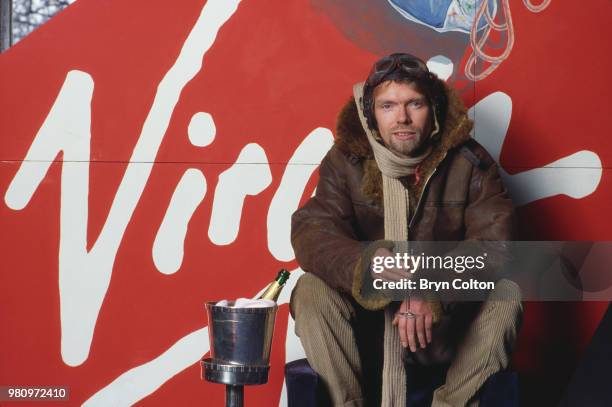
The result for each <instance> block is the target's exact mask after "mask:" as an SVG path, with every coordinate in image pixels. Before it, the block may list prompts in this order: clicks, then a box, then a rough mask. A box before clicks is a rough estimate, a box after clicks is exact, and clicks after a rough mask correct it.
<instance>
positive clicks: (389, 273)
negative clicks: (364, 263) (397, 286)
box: [370, 247, 412, 282]
mask: <svg viewBox="0 0 612 407" xmlns="http://www.w3.org/2000/svg"><path fill="white" fill-rule="evenodd" d="M394 256H395V255H394V254H393V253H391V251H389V249H385V248H384V247H381V248H379V249H377V250H376V251H375V252H374V257H394ZM370 275H371V276H372V278H373V279H377V278H380V279H381V280H383V281H389V282H390V281H401V280H402V279H403V278H406V279H410V278H411V277H412V274H410V273H409V272H407V271H406V270H403V269H399V268H396V267H392V268H385V269H384V270H383V271H382V272H380V273H376V272H375V271H374V268H373V267H372V266H370Z"/></svg>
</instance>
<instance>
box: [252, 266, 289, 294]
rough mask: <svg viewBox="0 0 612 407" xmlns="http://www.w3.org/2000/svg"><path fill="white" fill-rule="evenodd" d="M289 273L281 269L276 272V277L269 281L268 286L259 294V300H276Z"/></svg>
mask: <svg viewBox="0 0 612 407" xmlns="http://www.w3.org/2000/svg"><path fill="white" fill-rule="evenodd" d="M289 275H290V273H289V272H288V271H287V270H285V269H282V270H281V271H279V272H278V275H277V276H276V279H274V281H272V282H271V283H270V285H269V286H268V288H266V290H265V291H264V292H263V294H261V295H260V296H259V299H260V300H272V301H274V302H276V300H278V296H279V295H280V292H281V290H282V289H283V287H284V286H285V283H286V282H287V280H288V279H289Z"/></svg>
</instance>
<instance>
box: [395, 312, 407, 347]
mask: <svg viewBox="0 0 612 407" xmlns="http://www.w3.org/2000/svg"><path fill="white" fill-rule="evenodd" d="M397 321H398V322H397V330H398V331H399V336H400V342H401V344H402V346H403V347H404V348H406V347H407V346H408V338H407V337H406V318H404V317H402V316H400V317H398V319H397Z"/></svg>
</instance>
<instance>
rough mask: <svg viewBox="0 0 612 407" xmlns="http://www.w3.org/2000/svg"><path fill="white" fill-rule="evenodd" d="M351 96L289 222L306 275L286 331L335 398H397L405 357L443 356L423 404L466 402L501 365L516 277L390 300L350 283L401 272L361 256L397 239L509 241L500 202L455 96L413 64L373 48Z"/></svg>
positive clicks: (355, 401)
mask: <svg viewBox="0 0 612 407" xmlns="http://www.w3.org/2000/svg"><path fill="white" fill-rule="evenodd" d="M353 93H354V96H355V97H354V99H352V100H350V101H349V103H348V104H347V105H346V106H345V107H344V109H343V110H342V111H341V113H340V116H339V119H338V125H337V134H336V136H337V137H336V140H335V144H334V146H333V147H332V148H331V150H330V151H329V153H328V154H327V155H326V157H325V158H324V159H323V161H322V163H321V166H320V169H319V174H320V180H319V183H318V185H317V189H316V194H315V196H314V197H313V198H311V199H310V200H309V201H308V202H307V203H306V204H305V205H304V206H303V207H302V208H300V209H299V210H297V211H296V212H295V213H294V215H293V218H292V232H291V236H292V244H293V247H294V250H295V253H296V258H297V260H298V263H299V264H300V266H301V267H302V268H303V270H304V271H306V272H307V273H306V274H304V275H303V276H302V277H301V278H300V280H299V281H298V283H297V285H296V288H295V289H294V291H293V293H292V298H291V312H292V315H293V316H294V318H295V321H296V333H297V334H298V336H299V337H300V339H301V341H302V344H303V346H304V349H305V351H306V356H307V357H308V360H309V362H310V364H311V365H312V367H313V368H314V370H315V371H316V372H317V373H318V374H319V376H320V377H321V380H322V382H323V384H324V385H325V387H326V388H327V390H328V393H329V397H330V399H331V401H332V402H333V404H334V405H337V406H362V405H383V406H402V407H403V406H404V405H405V402H406V389H408V392H409V391H410V387H411V385H412V384H413V383H414V382H415V381H418V374H419V373H418V369H416V367H419V366H429V365H435V364H449V365H450V366H449V367H448V370H447V373H446V381H445V383H444V384H443V385H442V386H440V387H439V388H438V389H436V391H435V392H434V399H433V405H434V406H460V405H477V403H478V390H479V389H480V387H481V386H482V384H483V383H484V382H485V381H486V379H487V378H488V377H489V376H490V375H492V374H493V373H495V372H497V371H499V370H502V369H504V368H506V367H507V366H508V364H509V360H510V356H509V355H510V352H511V349H512V346H513V344H514V341H515V339H516V335H517V330H518V326H519V323H520V318H521V314H522V306H521V303H520V293H519V291H518V288H517V287H516V285H514V284H513V283H511V282H509V281H507V280H501V281H499V282H498V283H497V284H496V288H495V289H494V290H492V291H491V292H490V294H489V296H488V299H487V301H485V302H484V303H478V304H476V305H474V303H456V304H453V303H451V302H448V301H442V305H441V303H440V302H439V301H437V300H436V299H432V298H429V297H427V298H425V297H419V296H408V295H407V296H406V298H405V299H404V300H403V301H394V302H391V303H390V302H389V301H388V300H385V299H384V298H383V299H381V298H376V297H374V298H372V297H368V296H366V295H364V293H363V290H362V289H363V287H364V282H366V281H371V279H372V278H381V279H382V280H384V281H398V280H401V279H403V278H407V279H410V278H412V277H411V275H410V274H409V273H407V272H406V271H405V270H402V269H399V268H390V269H387V270H384V272H382V273H380V274H377V275H376V276H371V275H370V274H374V273H372V267H368V266H370V265H371V263H370V262H371V258H372V256H380V255H382V256H386V255H391V254H392V252H391V250H393V249H397V247H394V246H397V245H399V246H402V244H409V243H410V242H411V241H412V242H414V241H467V240H469V241H508V240H511V239H512V234H513V220H514V219H513V217H514V215H513V208H512V204H511V201H510V199H509V198H508V196H507V193H506V190H505V188H504V187H503V185H502V183H501V180H500V177H499V174H498V171H497V168H496V165H495V163H494V162H493V160H492V159H491V157H490V156H489V154H488V153H487V152H486V151H485V150H484V149H483V148H482V147H481V146H480V145H478V144H477V143H476V142H475V141H474V140H472V139H470V136H469V131H470V130H471V127H472V123H471V121H470V120H469V119H468V118H467V115H466V110H465V107H464V106H463V104H462V102H461V100H460V99H459V98H458V97H457V96H456V95H455V94H454V93H453V91H452V90H451V89H450V88H448V87H447V86H446V85H445V84H444V82H443V81H441V80H439V79H438V78H437V77H436V75H435V74H433V73H431V72H429V70H428V69H427V66H426V65H425V63H423V61H421V60H420V59H418V58H416V57H414V56H411V55H409V54H393V55H390V56H388V57H384V58H382V59H381V60H379V61H377V62H376V63H375V64H374V66H373V68H372V71H371V72H370V74H369V76H368V78H367V80H366V82H365V84H363V85H362V84H358V85H355V87H354V89H353ZM381 239H385V241H382V243H380V242H379V243H380V244H374V245H370V244H369V242H373V241H377V240H381ZM389 241H394V242H397V245H394V244H393V243H391V244H389ZM402 242H404V243H402ZM406 242H408V243H406ZM490 255H491V256H490V257H493V258H498V259H502V258H503V255H504V253H503V250H498V252H496V250H495V249H493V250H491V253H490ZM364 264H365V267H364ZM368 279H370V280H368ZM498 299H504V301H497V300H498ZM404 363H406V364H407V366H408V368H407V370H406V369H405V366H404ZM413 368H414V369H413ZM407 376H408V377H407ZM381 390H382V391H381ZM381 393H382V394H381Z"/></svg>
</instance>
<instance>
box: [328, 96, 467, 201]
mask: <svg viewBox="0 0 612 407" xmlns="http://www.w3.org/2000/svg"><path fill="white" fill-rule="evenodd" d="M446 93H447V95H448V112H447V114H446V120H445V121H444V125H443V126H442V133H441V134H440V135H439V136H438V137H435V140H434V146H433V149H432V151H431V154H429V156H427V157H426V158H425V159H424V160H423V162H422V163H421V165H420V166H419V170H418V172H419V177H418V181H416V182H415V183H410V184H408V185H406V186H407V187H408V190H409V192H410V195H411V197H418V196H420V195H421V192H422V191H423V187H424V183H425V181H426V180H427V178H428V177H429V176H430V174H431V173H432V172H433V171H434V169H435V168H436V167H437V166H438V165H439V164H440V162H442V160H443V159H444V157H446V154H447V153H448V151H449V150H451V149H453V148H455V147H457V146H459V145H461V144H463V143H465V142H466V141H467V140H468V139H469V138H470V130H471V129H472V125H473V123H472V121H471V120H470V119H468V117H467V110H466V108H465V106H464V104H463V101H462V100H461V98H460V97H459V96H458V95H457V94H456V93H455V92H454V90H453V89H452V88H450V87H448V86H446ZM334 144H335V145H336V147H338V148H339V149H340V150H341V151H343V152H344V153H345V154H346V155H348V156H349V157H351V158H354V159H358V160H361V161H362V165H363V168H364V176H363V193H364V195H365V196H366V198H369V199H371V200H373V201H375V202H377V203H378V204H379V205H380V206H382V175H381V173H380V170H379V169H378V166H377V165H376V161H375V160H374V156H373V153H372V147H370V144H369V142H368V139H367V137H366V133H365V131H364V129H363V127H362V126H361V122H360V121H359V113H358V111H357V105H356V103H355V99H354V98H353V97H351V98H350V99H349V101H348V102H347V103H346V105H345V106H344V108H343V109H342V110H341V111H340V115H339V116H338V123H337V126H336V139H335V141H334ZM410 201H411V205H410V206H411V207H412V206H413V203H416V202H415V199H411V200H410Z"/></svg>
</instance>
